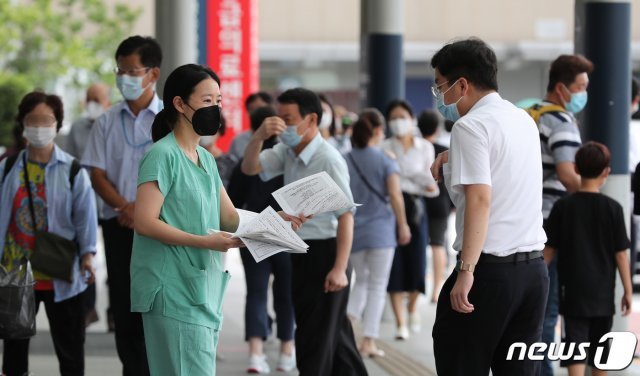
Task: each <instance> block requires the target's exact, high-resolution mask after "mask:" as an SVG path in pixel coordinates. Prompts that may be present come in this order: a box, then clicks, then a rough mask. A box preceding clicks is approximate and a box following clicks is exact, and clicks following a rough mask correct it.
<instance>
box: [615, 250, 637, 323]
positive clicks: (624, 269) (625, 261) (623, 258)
mask: <svg viewBox="0 0 640 376" xmlns="http://www.w3.org/2000/svg"><path fill="white" fill-rule="evenodd" d="M628 251H629V250H628V249H625V250H622V251H619V252H616V264H617V265H618V273H620V280H622V286H623V287H624V294H623V295H622V301H621V303H620V311H621V313H622V316H627V315H628V314H629V313H631V300H632V295H633V288H632V286H631V272H630V270H629V257H628V256H627V252H628Z"/></svg>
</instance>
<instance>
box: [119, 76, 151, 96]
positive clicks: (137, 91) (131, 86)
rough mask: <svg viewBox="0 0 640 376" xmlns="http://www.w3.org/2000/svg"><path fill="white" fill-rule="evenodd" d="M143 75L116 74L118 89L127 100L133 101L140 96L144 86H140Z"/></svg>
mask: <svg viewBox="0 0 640 376" xmlns="http://www.w3.org/2000/svg"><path fill="white" fill-rule="evenodd" d="M143 79H144V76H129V75H128V74H123V75H118V76H116V85H117V86H118V90H120V93H121V94H122V96H123V97H124V99H126V100H128V101H135V100H137V99H138V98H140V97H141V96H142V93H143V92H144V90H145V89H146V88H144V87H142V80H143Z"/></svg>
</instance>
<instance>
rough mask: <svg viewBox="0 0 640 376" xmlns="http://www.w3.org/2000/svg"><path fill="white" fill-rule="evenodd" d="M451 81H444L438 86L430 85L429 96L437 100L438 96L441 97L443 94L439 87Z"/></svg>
mask: <svg viewBox="0 0 640 376" xmlns="http://www.w3.org/2000/svg"><path fill="white" fill-rule="evenodd" d="M449 82H451V81H445V82H443V83H441V84H440V85H437V84H433V85H431V94H433V96H434V97H435V98H438V97H439V96H441V95H443V94H444V93H443V92H442V90H440V86H442V85H444V84H448V83H449Z"/></svg>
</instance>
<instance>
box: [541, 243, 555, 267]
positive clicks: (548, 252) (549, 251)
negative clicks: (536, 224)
mask: <svg viewBox="0 0 640 376" xmlns="http://www.w3.org/2000/svg"><path fill="white" fill-rule="evenodd" d="M556 252H557V251H556V249H555V248H553V247H552V246H550V245H545V246H544V250H543V251H542V254H543V257H544V262H545V264H547V265H549V264H551V261H553V258H554V257H555V255H556Z"/></svg>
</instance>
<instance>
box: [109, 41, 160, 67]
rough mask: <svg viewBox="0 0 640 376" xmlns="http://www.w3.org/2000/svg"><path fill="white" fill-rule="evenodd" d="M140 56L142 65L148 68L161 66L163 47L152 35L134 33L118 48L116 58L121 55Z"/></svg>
mask: <svg viewBox="0 0 640 376" xmlns="http://www.w3.org/2000/svg"><path fill="white" fill-rule="evenodd" d="M133 54H137V55H139V56H140V62H141V63H142V65H144V66H145V67H148V68H156V67H158V68H160V65H161V64H162V48H160V44H158V42H157V41H156V40H155V39H153V38H151V37H141V36H140V35H134V36H132V37H129V38H127V39H125V40H123V41H122V42H121V43H120V45H119V46H118V49H117V50H116V56H115V57H116V60H118V58H119V57H121V56H131V55H133Z"/></svg>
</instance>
